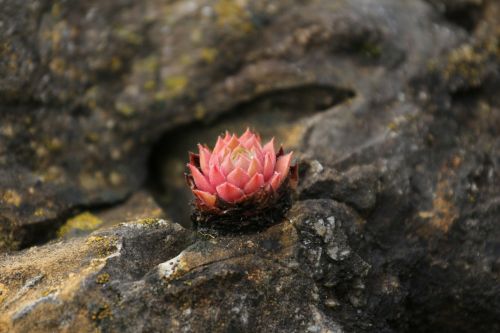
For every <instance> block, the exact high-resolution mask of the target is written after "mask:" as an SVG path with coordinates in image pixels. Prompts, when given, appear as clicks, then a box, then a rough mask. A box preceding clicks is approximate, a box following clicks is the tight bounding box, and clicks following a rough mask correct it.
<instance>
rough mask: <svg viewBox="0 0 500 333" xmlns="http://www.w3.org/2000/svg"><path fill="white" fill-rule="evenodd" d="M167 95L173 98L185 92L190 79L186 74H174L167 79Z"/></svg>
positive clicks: (165, 82)
mask: <svg viewBox="0 0 500 333" xmlns="http://www.w3.org/2000/svg"><path fill="white" fill-rule="evenodd" d="M164 84H165V88H166V90H167V91H166V97H167V98H169V97H170V98H172V97H175V96H178V95H180V94H182V93H183V92H184V89H186V86H187V84H188V80H187V78H186V77H185V76H184V75H173V76H170V77H168V78H167V79H165V81H164Z"/></svg>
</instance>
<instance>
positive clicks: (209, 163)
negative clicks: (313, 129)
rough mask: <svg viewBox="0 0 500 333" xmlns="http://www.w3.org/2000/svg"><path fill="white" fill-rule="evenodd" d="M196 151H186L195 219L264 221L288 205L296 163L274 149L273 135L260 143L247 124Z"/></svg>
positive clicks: (203, 221)
mask: <svg viewBox="0 0 500 333" xmlns="http://www.w3.org/2000/svg"><path fill="white" fill-rule="evenodd" d="M198 150H199V153H198V154H194V153H190V162H189V163H188V165H187V166H188V168H189V173H187V174H186V180H187V182H188V185H189V186H190V188H191V190H192V192H193V194H194V195H195V202H194V206H195V212H194V214H193V221H194V222H195V224H197V225H199V226H201V225H203V224H205V225H208V224H212V225H213V226H214V227H217V226H223V228H226V227H231V225H234V224H236V226H235V227H236V229H239V228H240V227H242V226H244V225H247V224H248V225H252V224H262V223H264V224H267V223H269V222H270V220H274V219H276V218H277V217H278V216H280V215H282V214H283V212H284V211H285V210H286V209H287V208H288V207H289V206H290V202H291V199H290V194H291V190H292V189H294V188H295V186H296V184H297V178H298V173H297V172H298V168H297V165H293V166H292V165H291V163H292V155H293V153H292V152H290V153H287V154H285V152H284V151H283V148H282V147H280V149H279V150H278V151H277V152H276V151H275V147H274V138H273V139H271V140H270V141H269V142H267V143H266V144H265V145H262V144H261V139H260V136H259V135H258V134H256V133H254V132H252V131H251V130H250V129H247V130H246V131H245V133H243V134H242V135H241V136H239V137H238V136H237V135H236V134H230V133H229V132H226V134H225V136H219V137H218V139H217V143H216V144H215V147H214V148H213V149H212V150H211V149H210V148H209V147H207V146H205V145H201V144H199V145H198Z"/></svg>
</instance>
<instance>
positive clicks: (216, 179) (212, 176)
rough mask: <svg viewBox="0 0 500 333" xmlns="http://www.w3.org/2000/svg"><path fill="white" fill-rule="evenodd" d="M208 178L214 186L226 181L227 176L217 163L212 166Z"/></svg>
mask: <svg viewBox="0 0 500 333" xmlns="http://www.w3.org/2000/svg"><path fill="white" fill-rule="evenodd" d="M208 178H209V180H210V184H212V185H213V186H217V185H220V184H222V183H224V182H225V181H226V177H224V175H223V174H222V172H221V171H220V170H219V167H218V166H217V165H212V166H211V167H210V172H209V175H208Z"/></svg>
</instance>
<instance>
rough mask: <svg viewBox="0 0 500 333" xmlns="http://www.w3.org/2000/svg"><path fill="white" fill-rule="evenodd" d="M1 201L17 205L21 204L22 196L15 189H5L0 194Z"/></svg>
mask: <svg viewBox="0 0 500 333" xmlns="http://www.w3.org/2000/svg"><path fill="white" fill-rule="evenodd" d="M2 201H3V202H4V203H6V204H8V205H11V206H16V207H19V206H20V205H21V202H22V198H21V196H20V195H19V193H17V192H16V191H14V190H7V191H5V193H4V194H3V195H2Z"/></svg>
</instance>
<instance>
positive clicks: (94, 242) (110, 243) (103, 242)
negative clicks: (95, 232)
mask: <svg viewBox="0 0 500 333" xmlns="http://www.w3.org/2000/svg"><path fill="white" fill-rule="evenodd" d="M116 242H117V238H116V237H107V236H91V237H89V238H88V239H87V241H86V242H85V244H86V245H87V246H89V247H91V248H94V249H95V250H96V251H97V254H98V255H99V256H100V257H106V256H109V255H110V254H112V253H113V252H114V251H116Z"/></svg>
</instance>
